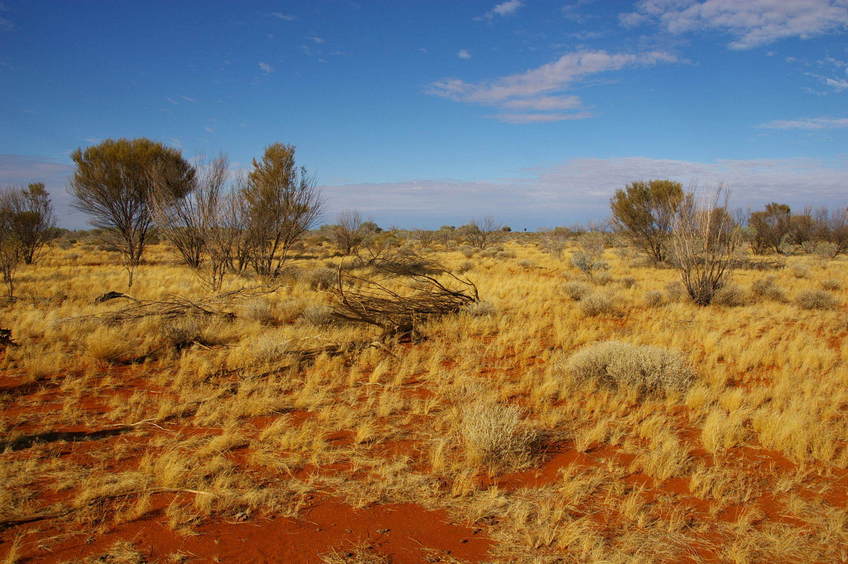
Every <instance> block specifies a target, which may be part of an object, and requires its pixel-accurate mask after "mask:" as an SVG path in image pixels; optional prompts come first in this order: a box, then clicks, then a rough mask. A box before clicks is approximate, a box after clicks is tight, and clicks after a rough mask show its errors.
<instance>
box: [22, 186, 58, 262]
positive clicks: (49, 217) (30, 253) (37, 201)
mask: <svg viewBox="0 0 848 564" xmlns="http://www.w3.org/2000/svg"><path fill="white" fill-rule="evenodd" d="M18 192H19V194H18V195H17V196H14V197H13V198H12V199H13V200H14V202H13V203H14V205H15V207H16V210H15V214H16V218H17V219H16V228H17V230H18V238H19V240H20V244H21V252H22V257H21V258H22V259H23V262H24V263H25V264H33V263H34V262H35V261H36V259H37V258H38V255H39V254H40V252H41V251H42V250H43V249H44V245H46V244H47V242H48V241H49V240H50V239H51V238H52V237H53V234H54V232H55V229H56V216H55V214H54V213H53V203H52V202H51V201H50V194H48V193H47V190H45V188H44V184H42V183H40V182H37V183H33V184H30V185H29V186H27V187H26V188H23V189H20V190H19V191H18Z"/></svg>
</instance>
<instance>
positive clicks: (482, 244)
mask: <svg viewBox="0 0 848 564" xmlns="http://www.w3.org/2000/svg"><path fill="white" fill-rule="evenodd" d="M501 229H502V226H501V225H500V224H499V223H498V222H497V221H495V218H493V217H491V216H487V217H484V218H483V219H482V220H477V219H474V220H471V221H470V222H469V223H468V224H467V225H463V226H462V227H460V231H461V232H462V234H463V235H464V236H465V240H466V241H467V242H468V244H469V245H471V246H472V247H475V248H477V249H480V250H483V249H485V248H487V247H489V246H490V245H492V244H493V243H494V242H495V241H497V240H498V238H499V237H500V235H501V233H502V231H501Z"/></svg>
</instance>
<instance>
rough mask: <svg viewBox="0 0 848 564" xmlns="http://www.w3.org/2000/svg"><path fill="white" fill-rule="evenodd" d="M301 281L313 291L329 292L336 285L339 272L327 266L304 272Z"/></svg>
mask: <svg viewBox="0 0 848 564" xmlns="http://www.w3.org/2000/svg"><path fill="white" fill-rule="evenodd" d="M300 279H301V280H302V281H303V282H305V283H306V284H308V285H309V287H310V288H311V289H313V290H327V289H328V288H332V287H333V286H335V285H336V282H337V280H338V272H337V271H336V270H334V269H332V268H329V267H326V266H324V267H319V268H313V269H312V270H306V271H304V272H302V273H301V274H300Z"/></svg>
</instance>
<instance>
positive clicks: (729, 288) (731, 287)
mask: <svg viewBox="0 0 848 564" xmlns="http://www.w3.org/2000/svg"><path fill="white" fill-rule="evenodd" d="M712 303H714V304H716V305H722V306H727V307H739V306H743V305H745V303H746V300H745V292H744V291H743V290H742V288H740V287H739V286H736V285H735V284H728V285H726V286H723V287H722V288H720V289H719V290H718V291H717V292H716V293H715V295H714V296H713V302H712Z"/></svg>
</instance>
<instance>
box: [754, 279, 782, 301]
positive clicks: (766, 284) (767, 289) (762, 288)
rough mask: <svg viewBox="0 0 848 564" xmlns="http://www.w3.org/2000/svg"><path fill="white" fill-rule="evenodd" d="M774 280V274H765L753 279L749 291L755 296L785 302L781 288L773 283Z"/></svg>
mask: <svg viewBox="0 0 848 564" xmlns="http://www.w3.org/2000/svg"><path fill="white" fill-rule="evenodd" d="M775 280H776V279H775V277H774V276H767V277H766V278H760V279H759V280H754V283H753V284H751V293H752V294H754V296H755V297H757V298H763V299H768V300H774V301H776V302H785V301H786V295H785V294H784V293H783V290H782V289H781V288H780V287H779V286H778V285H777V284H775Z"/></svg>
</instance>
